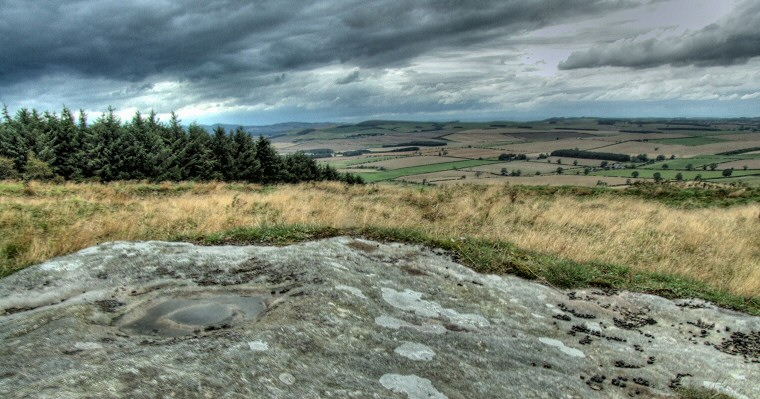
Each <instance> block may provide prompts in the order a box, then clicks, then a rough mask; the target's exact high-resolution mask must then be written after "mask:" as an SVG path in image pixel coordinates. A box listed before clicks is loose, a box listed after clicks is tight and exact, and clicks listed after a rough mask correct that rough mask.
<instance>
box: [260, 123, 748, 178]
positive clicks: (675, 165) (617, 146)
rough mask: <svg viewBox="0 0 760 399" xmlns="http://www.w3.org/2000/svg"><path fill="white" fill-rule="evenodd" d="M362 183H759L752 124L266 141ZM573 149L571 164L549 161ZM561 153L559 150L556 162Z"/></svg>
mask: <svg viewBox="0 0 760 399" xmlns="http://www.w3.org/2000/svg"><path fill="white" fill-rule="evenodd" d="M272 140H273V142H274V143H275V145H276V147H277V149H278V150H279V151H281V152H283V153H286V154H287V153H295V152H298V151H302V152H304V153H307V154H308V153H311V152H314V153H315V154H316V153H319V156H321V157H322V158H320V159H319V162H320V163H324V164H329V165H331V166H333V167H335V168H337V169H338V170H339V171H341V172H352V173H356V174H358V175H360V176H362V177H363V178H364V179H365V180H366V181H368V182H381V181H387V182H392V181H396V182H399V181H403V182H411V183H423V182H424V183H426V184H525V185H579V186H594V185H609V186H625V185H629V184H635V183H636V182H642V181H650V182H653V181H655V178H657V181H668V180H670V181H676V180H678V181H684V182H688V181H693V180H694V179H699V180H701V181H703V182H709V183H710V184H723V183H725V184H734V185H736V184H741V185H751V186H756V185H760V120H758V119H737V120H731V119H721V120H690V119H689V120H664V119H663V120H658V119H651V120H650V119H647V120H623V119H620V120H618V119H616V120H605V119H592V118H578V119H550V120H545V121H536V122H498V121H497V122H477V123H472V122H403V121H368V122H362V123H358V124H354V125H350V124H348V125H335V126H329V127H324V128H317V129H309V130H308V131H297V132H295V131H294V132H290V133H287V134H284V135H281V136H277V137H274V138H273V139H272ZM558 150H571V151H572V150H574V151H579V152H580V153H579V156H572V157H568V156H556V155H552V152H553V151H558ZM566 153H567V151H565V154H566Z"/></svg>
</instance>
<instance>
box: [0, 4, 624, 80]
mask: <svg viewBox="0 0 760 399" xmlns="http://www.w3.org/2000/svg"><path fill="white" fill-rule="evenodd" d="M633 3H636V2H634V1H625V0H615V1H611V0H566V1H563V2H561V7H560V6H559V5H558V4H560V2H558V1H555V0H535V1H504V0H478V1H455V0H427V1H416V2H409V1H405V0H382V1H373V2H367V1H363V0H355V1H354V0H332V1H322V2H313V3H308V2H304V1H283V0H274V1H255V2H251V1H234V0H226V1H213V2H209V1H205V0H203V1H185V2H174V1H158V0H157V1H130V2H124V1H121V0H118V1H114V0H89V1H64V0H38V1H33V2H30V1H22V0H7V1H0V6H1V8H2V16H0V22H2V23H0V50H1V51H0V87H2V86H3V85H8V84H11V83H18V82H23V81H30V80H34V79H35V78H38V77H40V76H44V75H53V74H60V73H63V74H70V75H74V76H80V77H96V78H104V79H109V80H115V81H134V82H136V81H141V80H144V79H146V78H150V77H152V76H164V77H165V76H168V77H173V78H178V79H188V80H192V81H199V80H206V79H212V80H214V79H224V78H225V77H226V76H230V75H231V74H236V73H246V74H266V73H274V72H280V73H281V72H283V71H288V70H298V69H306V68H310V67H315V66H320V65H325V64H328V63H334V62H344V63H351V64H353V65H357V66H361V67H379V66H385V65H394V64H398V63H403V62H406V61H408V60H409V59H411V58H412V57H416V56H418V55H420V54H424V53H426V52H429V51H432V50H435V49H441V48H448V47H456V46H477V45H479V44H481V43H484V42H486V41H488V40H489V39H492V38H495V37H503V36H504V35H509V34H512V33H518V32H522V31H525V30H529V29H535V28H537V27H541V26H545V25H546V24H548V23H550V22H554V21H557V20H562V19H565V18H568V17H571V16H574V15H575V16H577V15H588V14H591V13H597V12H602V11H607V10H614V9H617V8H621V7H625V6H629V5H631V4H633Z"/></svg>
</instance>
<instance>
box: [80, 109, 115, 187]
mask: <svg viewBox="0 0 760 399" xmlns="http://www.w3.org/2000/svg"><path fill="white" fill-rule="evenodd" d="M121 130H122V128H121V121H120V120H119V117H118V116H116V115H115V114H114V109H113V108H112V107H108V111H107V112H105V113H103V114H102V115H101V116H100V117H99V118H98V119H97V120H96V121H95V123H94V124H93V125H92V128H91V132H92V134H91V135H90V136H89V137H88V143H87V147H88V148H90V149H91V152H90V154H89V159H88V166H87V167H88V168H89V169H90V170H91V171H92V172H93V175H94V176H95V177H97V178H98V179H100V180H101V181H104V182H107V181H111V180H115V179H117V178H118V177H117V176H118V170H116V165H117V164H118V163H119V162H120V159H119V147H118V146H119V143H120V141H121V139H120V136H121Z"/></svg>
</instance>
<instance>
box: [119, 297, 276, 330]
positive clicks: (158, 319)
mask: <svg viewBox="0 0 760 399" xmlns="http://www.w3.org/2000/svg"><path fill="white" fill-rule="evenodd" d="M268 298H269V297H268V296H240V295H222V296H213V297H208V298H192V299H187V298H182V299H180V298H173V299H166V300H159V301H160V302H159V303H156V304H155V305H153V306H150V305H148V306H149V307H148V308H147V309H146V310H144V311H142V310H137V311H133V312H132V313H131V314H129V315H127V316H126V317H125V318H124V319H122V322H123V323H124V324H122V325H121V329H122V330H124V331H125V332H129V333H133V334H141V335H159V336H164V337H181V336H184V335H192V334H195V333H198V332H201V331H210V330H216V329H221V328H230V327H233V326H234V325H235V324H237V323H240V322H241V321H249V320H255V319H256V318H257V317H258V316H259V315H260V314H261V313H262V312H263V311H264V310H265V309H266V300H267V299H268Z"/></svg>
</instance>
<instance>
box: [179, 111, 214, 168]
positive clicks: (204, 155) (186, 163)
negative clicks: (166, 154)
mask: <svg viewBox="0 0 760 399" xmlns="http://www.w3.org/2000/svg"><path fill="white" fill-rule="evenodd" d="M210 141H211V138H209V135H208V133H207V132H206V130H205V129H203V128H202V127H200V126H198V125H197V124H195V123H193V124H192V125H190V128H189V129H188V140H187V145H186V146H185V148H184V149H183V151H182V155H181V157H180V159H181V163H182V179H183V180H211V179H213V177H214V176H213V175H214V174H213V166H214V161H213V157H212V154H211V151H210V150H209V143H210Z"/></svg>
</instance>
